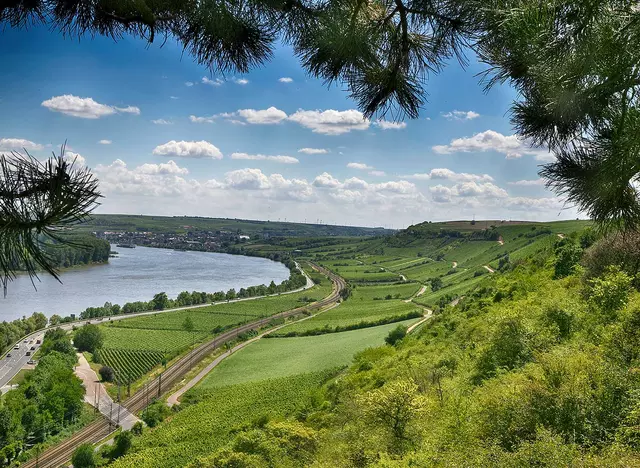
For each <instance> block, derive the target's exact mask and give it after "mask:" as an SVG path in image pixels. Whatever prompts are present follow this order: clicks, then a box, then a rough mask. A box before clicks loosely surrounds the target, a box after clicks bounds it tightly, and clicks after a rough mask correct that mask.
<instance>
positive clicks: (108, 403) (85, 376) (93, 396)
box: [75, 353, 140, 431]
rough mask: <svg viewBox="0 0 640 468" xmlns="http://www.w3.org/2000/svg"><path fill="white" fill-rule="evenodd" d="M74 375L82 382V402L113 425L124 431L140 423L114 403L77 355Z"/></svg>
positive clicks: (85, 361) (84, 361)
mask: <svg viewBox="0 0 640 468" xmlns="http://www.w3.org/2000/svg"><path fill="white" fill-rule="evenodd" d="M75 373H76V375H77V376H78V377H79V378H80V379H81V380H82V383H83V385H84V388H85V393H84V401H85V402H87V403H89V404H90V405H91V406H95V407H96V408H98V411H100V412H101V413H102V414H104V415H105V417H106V418H107V419H111V421H112V422H113V423H114V424H116V425H117V424H120V426H122V428H123V429H124V430H126V431H128V430H130V429H131V428H132V427H133V425H134V424H135V423H137V422H138V421H140V420H139V419H138V418H137V417H135V415H133V414H131V413H130V412H129V410H127V408H125V407H124V406H121V405H119V404H118V403H115V402H114V401H113V400H112V399H111V397H110V396H109V394H108V393H107V390H106V389H105V388H104V386H103V385H102V384H101V383H100V379H99V378H98V375H97V374H96V373H95V372H94V371H93V369H92V368H91V366H90V365H89V363H88V362H87V360H86V359H85V357H84V355H82V354H80V353H78V365H77V366H76V368H75Z"/></svg>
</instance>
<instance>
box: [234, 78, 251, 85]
mask: <svg viewBox="0 0 640 468" xmlns="http://www.w3.org/2000/svg"><path fill="white" fill-rule="evenodd" d="M233 82H234V83H235V84H239V85H241V86H244V85H246V84H249V80H247V79H245V78H238V79H235V80H233Z"/></svg>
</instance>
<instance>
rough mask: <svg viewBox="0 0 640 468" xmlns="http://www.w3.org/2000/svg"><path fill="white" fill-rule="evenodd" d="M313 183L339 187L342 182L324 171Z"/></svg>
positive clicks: (321, 185) (320, 185)
mask: <svg viewBox="0 0 640 468" xmlns="http://www.w3.org/2000/svg"><path fill="white" fill-rule="evenodd" d="M313 185H314V186H316V187H324V188H336V187H339V186H340V185H341V183H340V181H339V180H338V179H336V178H335V177H333V176H332V175H331V174H329V173H328V172H323V173H322V174H320V175H319V176H317V177H316V178H315V179H314V181H313Z"/></svg>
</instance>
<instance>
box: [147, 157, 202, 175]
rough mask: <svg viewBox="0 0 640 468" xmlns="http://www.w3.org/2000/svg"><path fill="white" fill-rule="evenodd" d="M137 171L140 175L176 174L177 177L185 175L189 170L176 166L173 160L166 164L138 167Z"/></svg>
mask: <svg viewBox="0 0 640 468" xmlns="http://www.w3.org/2000/svg"><path fill="white" fill-rule="evenodd" d="M137 171H138V172H139V173H140V174H151V175H155V174H177V175H187V174H188V173H189V169H187V168H186V167H180V166H178V165H177V164H176V163H175V161H173V159H171V160H169V162H167V163H160V164H149V163H147V164H143V165H141V166H138V168H137Z"/></svg>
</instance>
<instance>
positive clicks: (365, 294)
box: [345, 283, 421, 304]
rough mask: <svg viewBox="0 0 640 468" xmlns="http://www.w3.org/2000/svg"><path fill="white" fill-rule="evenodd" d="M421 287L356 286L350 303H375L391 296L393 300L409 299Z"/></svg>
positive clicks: (402, 284)
mask: <svg viewBox="0 0 640 468" xmlns="http://www.w3.org/2000/svg"><path fill="white" fill-rule="evenodd" d="M420 287H421V286H420V284H418V283H401V284H384V285H376V286H356V287H355V288H354V290H353V295H352V298H351V299H349V301H373V300H376V299H385V298H386V297H387V296H389V295H390V296H391V298H392V299H409V298H410V297H411V296H413V295H414V294H415V293H417V292H418V291H419V290H420ZM345 304H346V303H345Z"/></svg>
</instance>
